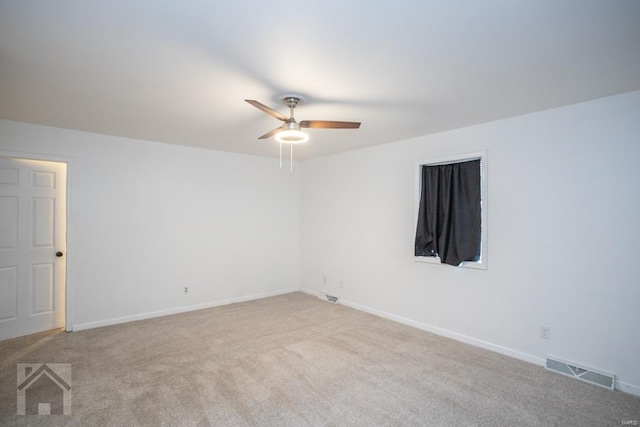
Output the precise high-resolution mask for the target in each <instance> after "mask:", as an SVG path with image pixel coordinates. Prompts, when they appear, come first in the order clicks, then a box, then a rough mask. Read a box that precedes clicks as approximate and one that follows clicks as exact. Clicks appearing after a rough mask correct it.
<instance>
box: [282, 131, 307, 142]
mask: <svg viewBox="0 0 640 427" xmlns="http://www.w3.org/2000/svg"><path fill="white" fill-rule="evenodd" d="M308 140H309V135H307V134H306V133H304V132H302V131H300V130H296V129H288V130H283V131H280V132H278V133H276V141H278V142H282V143H285V144H301V143H303V142H307V141H308Z"/></svg>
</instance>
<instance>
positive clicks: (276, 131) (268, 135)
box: [258, 127, 282, 139]
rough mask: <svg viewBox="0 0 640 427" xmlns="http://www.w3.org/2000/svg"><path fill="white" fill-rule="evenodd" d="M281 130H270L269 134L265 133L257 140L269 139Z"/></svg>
mask: <svg viewBox="0 0 640 427" xmlns="http://www.w3.org/2000/svg"><path fill="white" fill-rule="evenodd" d="M281 130H282V128H281V127H280V128H275V129H274V130H270V131H269V132H267V133H265V134H264V135H262V136H261V137H259V138H258V139H267V138H271V137H272V136H273V135H275V134H276V133H278V132H279V131H281Z"/></svg>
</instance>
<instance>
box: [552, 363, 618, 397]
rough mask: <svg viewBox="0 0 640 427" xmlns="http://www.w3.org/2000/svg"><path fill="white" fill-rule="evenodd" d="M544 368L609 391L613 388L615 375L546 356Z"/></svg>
mask: <svg viewBox="0 0 640 427" xmlns="http://www.w3.org/2000/svg"><path fill="white" fill-rule="evenodd" d="M545 367H546V368H547V369H549V370H551V371H555V372H559V373H561V374H564V375H567V376H569V377H573V378H577V379H579V380H582V381H586V382H588V383H591V384H595V385H599V386H601V387H606V388H609V389H611V390H613V389H614V387H615V375H613V374H607V373H604V372H601V371H597V370H595V369H591V368H586V367H584V366H578V365H576V364H574V363H571V362H565V361H563V360H560V359H558V358H555V357H549V356H547V363H546V365H545Z"/></svg>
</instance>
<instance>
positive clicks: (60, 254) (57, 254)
mask: <svg viewBox="0 0 640 427" xmlns="http://www.w3.org/2000/svg"><path fill="white" fill-rule="evenodd" d="M62 255H64V254H63V253H62V252H60V251H58V252H56V256H57V257H58V258H60V257H61V256H62Z"/></svg>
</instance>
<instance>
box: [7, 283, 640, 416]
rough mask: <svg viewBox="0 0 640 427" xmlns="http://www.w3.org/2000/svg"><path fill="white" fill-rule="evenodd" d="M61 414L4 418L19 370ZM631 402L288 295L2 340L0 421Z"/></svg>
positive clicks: (575, 407) (509, 411) (571, 410)
mask: <svg viewBox="0 0 640 427" xmlns="http://www.w3.org/2000/svg"><path fill="white" fill-rule="evenodd" d="M36 362H44V363H71V366H72V384H71V386H72V388H71V392H72V406H71V415H24V416H21V415H15V414H16V410H17V406H16V384H17V373H16V372H17V369H16V364H17V363H36ZM625 420H640V398H638V397H635V396H632V395H629V394H625V393H621V392H614V391H610V390H606V389H603V388H600V387H597V386H593V385H590V384H586V383H583V382H581V381H577V380H574V379H571V378H567V377H564V376H562V375H559V374H555V373H553V372H549V371H546V370H545V369H544V368H541V367H539V366H535V365H532V364H529V363H525V362H521V361H518V360H515V359H512V358H509V357H506V356H502V355H499V354H496V353H492V352H489V351H486V350H482V349H478V348H475V347H472V346H469V345H466V344H461V343H459V342H456V341H453V340H449V339H446V338H442V337H439V336H436V335H433V334H430V333H427V332H424V331H421V330H418V329H414V328H411V327H408V326H404V325H401V324H398V323H395V322H392V321H389V320H385V319H381V318H378V317H375V316H372V315H369V314H366V313H362V312H359V311H356V310H353V309H350V308H346V307H344V306H340V305H333V304H330V303H328V302H323V301H320V300H318V299H316V298H314V297H311V296H308V295H305V294H302V293H292V294H287V295H282V296H277V297H272V298H265V299H262V300H257V301H251V302H246V303H238V304H232V305H228V306H223V307H217V308H212V309H207V310H200V311H195V312H190V313H185V314H179V315H174V316H167V317H162V318H157V319H151V320H144V321H139V322H132V323H128V324H123V325H116V326H109V327H104V328H99V329H93V330H88V331H81V332H73V333H64V332H61V331H52V332H47V333H42V334H37V335H31V336H28V337H23V338H17V339H13V340H8V341H4V342H1V343H0V425H77V426H94V425H114V426H134V425H149V426H159V425H175V426H178V425H180V426H182V425H185V426H189V425H215V426H237V425H260V426H350V425H353V426H376V425H389V426H409V425H429V426H513V425H519V426H554V425H562V426H573V425H575V426H578V425H579V426H620V425H622V422H623V421H625Z"/></svg>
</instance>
